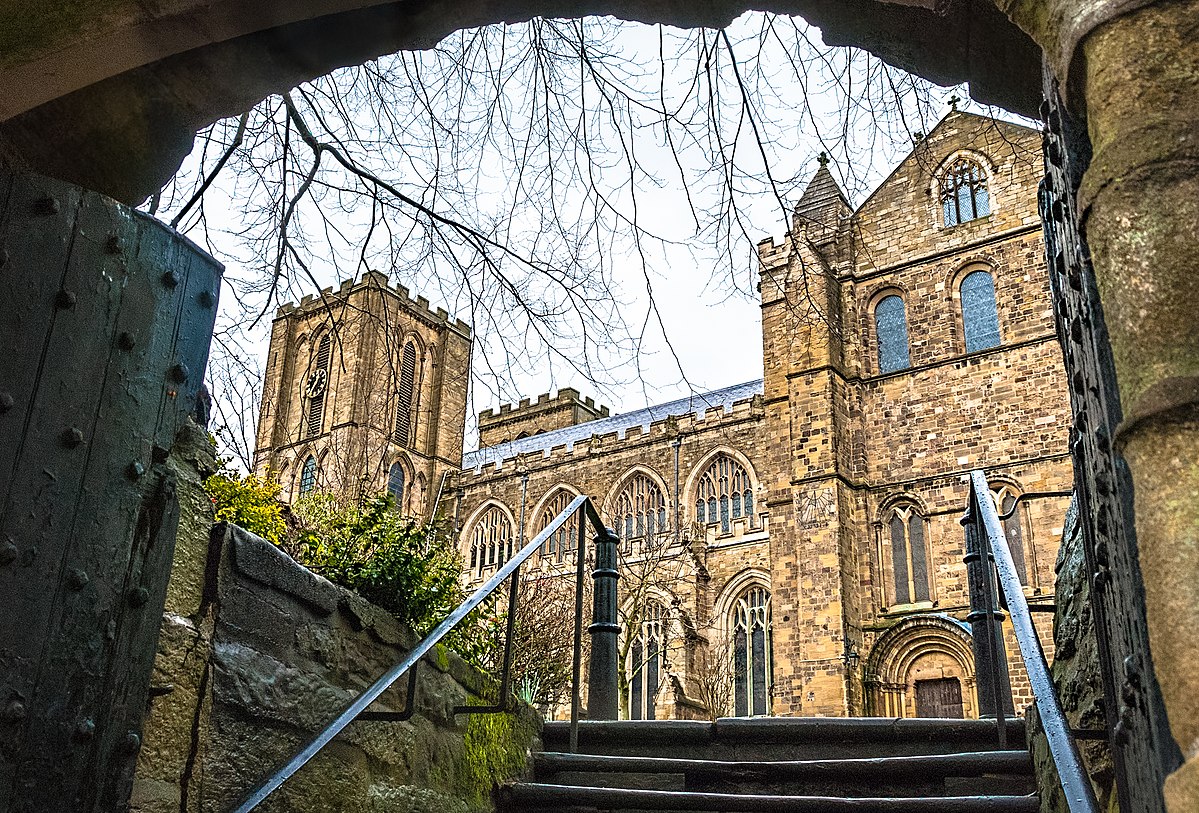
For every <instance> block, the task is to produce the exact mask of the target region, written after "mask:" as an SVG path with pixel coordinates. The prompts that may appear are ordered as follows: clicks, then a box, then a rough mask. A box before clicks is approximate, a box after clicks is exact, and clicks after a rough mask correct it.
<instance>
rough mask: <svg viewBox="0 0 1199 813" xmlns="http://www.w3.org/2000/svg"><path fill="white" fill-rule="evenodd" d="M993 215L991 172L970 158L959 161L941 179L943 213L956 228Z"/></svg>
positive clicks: (951, 165)
mask: <svg viewBox="0 0 1199 813" xmlns="http://www.w3.org/2000/svg"><path fill="white" fill-rule="evenodd" d="M990 213H991V198H990V196H989V195H988V194H987V173H986V172H984V171H983V168H982V167H980V166H979V165H978V164H977V163H975V162H974V161H971V160H970V159H969V158H958V159H957V160H956V161H954V162H953V163H952V164H950V165H949V169H947V170H946V171H945V174H944V175H942V176H941V214H942V215H944V217H945V225H946V226H956V225H957V224H959V223H965V222H966V221H968V220H975V219H976V218H980V217H985V216H986V215H989V214H990Z"/></svg>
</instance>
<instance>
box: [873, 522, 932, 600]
mask: <svg viewBox="0 0 1199 813" xmlns="http://www.w3.org/2000/svg"><path fill="white" fill-rule="evenodd" d="M884 533H886V534H887V540H888V541H889V542H890V549H891V574H892V576H893V580H892V583H893V585H894V587H895V598H894V600H893V601H892V602H891V603H892V604H912V603H914V602H918V601H928V600H929V599H930V596H931V592H930V590H929V582H928V548H927V545H926V544H925V539H924V517H922V516H921V515H920V512H919V511H917V510H916V508H915V506H911V505H903V506H897V507H895V508H892V509H891V511H890V513H889V514H888V516H887V522H886V529H885V530H884Z"/></svg>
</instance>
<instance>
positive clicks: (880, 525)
mask: <svg viewBox="0 0 1199 813" xmlns="http://www.w3.org/2000/svg"><path fill="white" fill-rule="evenodd" d="M897 510H900V511H903V510H910V511H911V512H912V513H914V514H916V515H917V516H919V517H920V518H921V520H922V528H923V536H922V539H923V540H924V558H923V561H924V562H925V573H926V579H927V585H926V586H927V589H928V598H927V599H922V600H919V601H917V602H916V606H931V605H929V604H928V602H935V601H936V600H937V592H938V591H937V588H938V585H937V580H936V578H935V577H934V576H933V573H934V570H933V561H934V557H933V550H932V545H931V544H929V533H928V531H929V509H928V506H927V505H926V504H925V502H924V500H922V499H921V498H920V497H919V496H917V495H916V494H913V493H912V492H910V491H901V492H899V493H897V494H892V495H890V496H888V497H886V498H884V499H883V500H882V501H881V502H880V503H879V507H878V510H877V512H876V513H875V516H874V522H873V525H874V542H875V544H874V556H875V559H876V561H877V563H878V572H879V573H880V574H881V575H882V578H881V579H880V580H879V584H878V588H877V589H878V590H879V591H881V592H879V593H878V596H879V598H880V599H881V604H882V606H884V607H893V606H899V605H902V606H909V603H910V602H907V601H902V600H900V596H898V595H897V593H901V592H902V590H900V588H899V587H898V586H897V579H896V572H895V560H894V556H893V550H892V547H891V540H890V537H889V535H888V530H887V529H888V524H889V523H888V520H889V518H890V516H891V514H892V513H893V512H895V511H897ZM905 561H907V560H906V559H905ZM912 566H913V567H914V566H915V562H914V561H913V562H912ZM905 567H906V566H905ZM902 583H903V584H907V583H908V582H907V579H904V580H903V582H902ZM914 584H915V579H913V585H914ZM914 589H915V588H914V586H913V590H914Z"/></svg>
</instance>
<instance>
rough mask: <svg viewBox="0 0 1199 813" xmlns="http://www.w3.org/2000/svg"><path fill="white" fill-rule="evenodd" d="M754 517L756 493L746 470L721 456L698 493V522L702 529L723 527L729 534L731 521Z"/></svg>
mask: <svg viewBox="0 0 1199 813" xmlns="http://www.w3.org/2000/svg"><path fill="white" fill-rule="evenodd" d="M753 513H754V490H753V486H752V485H751V483H750V480H749V473H748V472H746V470H745V467H744V466H742V465H741V464H740V463H738V462H737V461H736V460H734V459H733V458H731V457H729V456H728V455H720V457H717V458H716V459H715V460H714V461H712V465H711V466H709V467H708V470H707V471H705V472H704V474H703V476H702V477H700V478H699V486H698V487H697V488H696V493H695V521H696V522H698V523H700V524H701V525H712V524H715V523H717V522H719V523H720V530H721V532H722V533H726V534H727V533H728V532H729V530H730V525H731V524H732V520H734V519H738V518H740V517H751V516H753Z"/></svg>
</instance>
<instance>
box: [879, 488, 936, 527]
mask: <svg viewBox="0 0 1199 813" xmlns="http://www.w3.org/2000/svg"><path fill="white" fill-rule="evenodd" d="M900 505H910V506H912V507H913V508H915V509H916V511H917V513H919V514H920V515H921V516H923V517H927V516H928V505H927V504H926V503H925V502H924V500H923V499H922V498H921V497H920V496H919V495H917V494H914V493H913V492H911V491H900V492H898V493H895V494H891V495H889V496H887V497H884V498H883V499H882V501H881V502H879V504H878V510H877V511H876V512H875V514H874V521H875V522H876V523H879V524H882V523H883V522H884V521H885V520H886V518H887V514H888V513H890V511H891V509H893V508H895V507H896V506H900Z"/></svg>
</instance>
